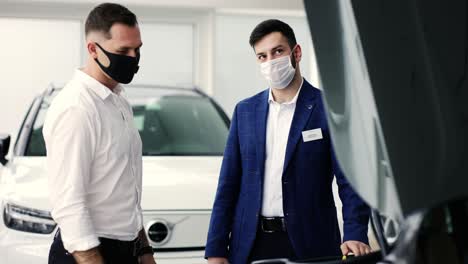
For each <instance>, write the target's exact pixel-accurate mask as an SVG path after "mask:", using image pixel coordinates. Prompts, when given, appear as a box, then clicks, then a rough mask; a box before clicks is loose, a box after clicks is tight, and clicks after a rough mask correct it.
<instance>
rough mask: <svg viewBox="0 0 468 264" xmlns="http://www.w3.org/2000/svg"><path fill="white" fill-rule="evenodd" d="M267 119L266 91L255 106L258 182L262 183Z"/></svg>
mask: <svg viewBox="0 0 468 264" xmlns="http://www.w3.org/2000/svg"><path fill="white" fill-rule="evenodd" d="M267 117H268V90H266V91H265V92H263V94H262V96H261V97H260V99H259V101H257V104H256V106H255V123H254V124H255V128H256V129H255V139H256V151H257V164H258V165H259V169H260V174H259V175H261V177H260V181H261V182H263V174H264V171H265V144H266V122H267Z"/></svg>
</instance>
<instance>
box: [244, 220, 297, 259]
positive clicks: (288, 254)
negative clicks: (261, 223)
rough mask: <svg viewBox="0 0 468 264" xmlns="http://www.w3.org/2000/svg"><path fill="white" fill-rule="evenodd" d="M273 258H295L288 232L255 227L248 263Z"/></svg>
mask: <svg viewBox="0 0 468 264" xmlns="http://www.w3.org/2000/svg"><path fill="white" fill-rule="evenodd" d="M275 258H287V259H289V260H295V259H296V255H295V254H294V249H293V247H292V245H291V242H290V241H289V237H288V233H287V232H286V231H284V232H273V233H266V232H264V231H263V230H262V228H261V227H259V228H257V234H256V237H255V242H254V245H253V247H252V250H251V251H250V255H249V260H248V263H250V262H252V261H256V260H262V259H275Z"/></svg>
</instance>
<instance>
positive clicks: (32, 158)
mask: <svg viewBox="0 0 468 264" xmlns="http://www.w3.org/2000/svg"><path fill="white" fill-rule="evenodd" d="M59 90H60V89H57V88H56V87H51V88H49V89H48V90H47V91H45V92H44V93H43V94H42V95H40V96H38V97H37V98H35V99H34V101H33V103H32V104H31V107H30V108H29V111H28V113H27V114H26V117H25V119H24V121H23V124H22V126H21V129H20V131H19V133H18V136H17V140H16V143H15V144H14V147H13V149H12V151H13V152H12V155H11V158H10V160H9V161H8V160H6V159H5V156H6V154H7V153H8V149H9V145H10V144H9V141H10V137H9V136H0V162H1V165H0V210H1V214H0V218H1V220H0V262H1V263H2V264H10V263H35V264H41V263H47V260H48V253H49V247H50V245H51V242H52V240H53V236H54V234H55V231H56V229H57V225H56V223H55V222H54V221H53V219H52V218H51V216H50V204H49V201H48V190H47V186H48V184H47V174H46V171H45V155H46V150H45V145H44V141H43V138H42V126H43V123H44V118H45V115H46V112H47V109H48V107H49V105H50V102H51V100H52V99H53V97H54V96H55V95H56V94H57V92H58V91H59ZM126 96H127V98H128V100H129V101H130V103H131V104H132V106H133V111H134V121H135V124H136V126H137V128H138V129H139V132H140V135H141V138H142V141H143V193H142V195H143V197H142V208H143V210H144V223H145V230H146V232H147V233H148V237H149V238H150V243H151V245H152V246H153V248H154V249H155V251H156V254H155V256H156V259H157V261H158V263H159V264H164V263H177V264H183V263H190V264H194V263H204V262H205V261H204V259H203V256H204V247H205V242H206V234H207V230H208V224H209V219H210V215H211V207H212V204H213V198H214V194H215V191H216V186H217V180H218V173H219V169H220V166H221V159H222V153H223V150H224V147H225V143H226V139H227V134H228V129H229V123H230V121H229V118H228V117H227V116H226V114H225V113H224V112H223V110H222V109H221V108H220V107H219V105H218V104H216V103H215V102H214V101H213V100H212V99H211V98H210V97H208V96H207V95H205V94H203V93H201V92H200V91H198V90H196V89H193V90H192V89H182V88H170V87H132V86H127V87H126Z"/></svg>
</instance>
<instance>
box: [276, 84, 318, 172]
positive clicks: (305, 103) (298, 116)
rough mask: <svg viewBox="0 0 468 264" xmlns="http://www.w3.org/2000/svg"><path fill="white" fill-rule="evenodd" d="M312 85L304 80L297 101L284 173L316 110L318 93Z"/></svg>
mask: <svg viewBox="0 0 468 264" xmlns="http://www.w3.org/2000/svg"><path fill="white" fill-rule="evenodd" d="M311 88H312V86H311V85H310V84H309V83H307V82H306V81H305V80H304V83H303V85H302V88H301V92H300V94H299V97H298V98H297V102H296V110H295V111H294V117H293V120H292V123H291V129H290V131H289V137H288V145H287V146H286V155H285V158H284V167H283V174H284V172H285V171H286V168H287V167H288V165H289V162H290V161H291V158H292V155H293V153H294V150H295V149H296V146H297V143H298V141H299V139H300V138H301V136H302V131H303V129H304V127H305V126H306V125H307V121H308V120H309V117H310V114H311V113H312V112H313V111H314V108H315V105H316V102H315V97H316V95H315V94H314V93H313V90H312V89H311Z"/></svg>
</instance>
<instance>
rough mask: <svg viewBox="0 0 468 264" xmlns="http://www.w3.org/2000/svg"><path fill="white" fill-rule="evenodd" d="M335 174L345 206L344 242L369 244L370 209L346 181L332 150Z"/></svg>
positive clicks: (343, 210)
mask: <svg viewBox="0 0 468 264" xmlns="http://www.w3.org/2000/svg"><path fill="white" fill-rule="evenodd" d="M331 155H332V157H331V158H332V163H333V172H334V174H335V177H336V183H337V184H338V193H339V196H340V199H341V203H342V204H343V209H342V213H343V232H344V235H343V242H345V241H348V240H357V241H360V242H363V243H365V244H369V239H368V237H367V231H368V225H369V216H370V208H369V206H368V205H367V204H366V203H365V202H364V201H363V200H362V199H361V197H360V196H359V195H358V194H357V193H356V192H355V191H354V190H353V188H352V187H351V185H350V184H349V182H348V181H347V180H346V178H345V176H344V174H343V172H342V170H341V168H340V166H339V164H338V161H337V159H336V156H335V152H334V150H333V147H332V150H331Z"/></svg>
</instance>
